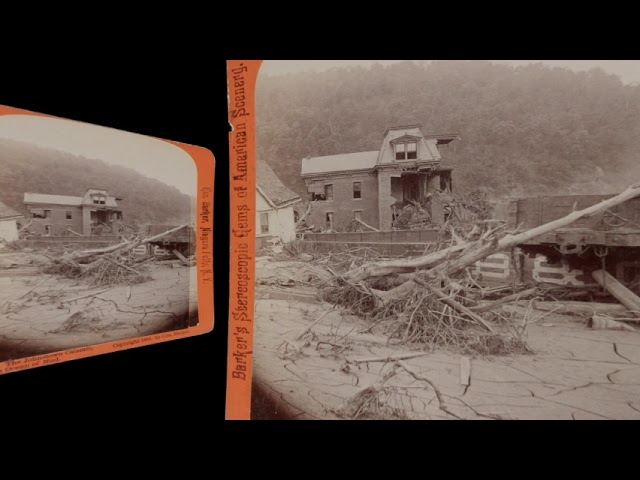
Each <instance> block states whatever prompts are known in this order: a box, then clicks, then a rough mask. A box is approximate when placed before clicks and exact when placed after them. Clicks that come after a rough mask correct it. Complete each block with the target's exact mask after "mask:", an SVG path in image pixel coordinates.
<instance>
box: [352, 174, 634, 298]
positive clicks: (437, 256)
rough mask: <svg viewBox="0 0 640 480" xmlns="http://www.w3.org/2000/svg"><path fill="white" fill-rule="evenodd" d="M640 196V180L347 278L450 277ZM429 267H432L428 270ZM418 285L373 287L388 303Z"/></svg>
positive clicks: (365, 267) (369, 265) (357, 271)
mask: <svg viewBox="0 0 640 480" xmlns="http://www.w3.org/2000/svg"><path fill="white" fill-rule="evenodd" d="M638 196H640V184H635V185H632V186H630V187H628V188H627V189H626V190H625V191H624V192H622V193H620V194H619V195H616V196H614V197H611V198H609V199H606V200H603V201H602V202H600V203H597V204H595V205H592V206H590V207H587V208H585V209H583V210H576V211H573V212H571V213H570V214H569V215H567V216H565V217H562V218H559V219H557V220H554V221H552V222H549V223H546V224H544V225H540V226H538V227H535V228H532V229H530V230H527V231H525V232H521V233H507V234H506V235H504V236H503V237H502V238H498V234H499V233H500V232H501V231H503V230H504V228H505V226H504V225H500V226H498V227H495V228H493V229H491V230H488V231H487V232H486V233H485V234H483V235H482V236H481V237H480V239H479V240H477V241H475V242H472V243H462V244H458V245H454V246H451V247H448V248H445V249H442V250H439V251H437V252H434V253H431V254H428V255H425V256H422V257H418V258H413V259H406V260H391V261H386V262H372V263H367V264H364V265H362V266H360V267H358V268H356V269H354V270H352V271H350V272H347V274H345V275H344V276H343V278H344V279H345V280H346V281H347V282H358V281H362V280H366V279H368V278H371V277H376V276H384V275H390V274H393V273H407V272H411V271H414V272H415V271H416V270H419V269H423V270H420V271H419V272H417V273H415V274H414V275H418V274H419V275H420V276H421V277H422V278H423V279H435V278H439V277H443V276H444V277H448V276H450V275H452V274H454V273H457V272H460V271H462V270H464V269H465V268H467V267H469V266H471V265H473V264H475V263H476V262H478V261H480V260H482V259H484V258H486V257H488V256H490V255H493V254H495V253H499V252H501V251H504V250H508V249H511V248H515V247H516V246H518V245H520V244H523V243H526V242H528V241H530V240H533V239H535V238H536V237H539V236H541V235H544V234H546V233H549V232H552V231H554V230H557V229H558V228H563V227H567V226H569V225H571V224H572V223H574V222H576V221H578V220H580V219H582V218H585V217H590V216H593V215H596V214H599V213H601V212H604V211H605V210H607V209H609V208H611V207H614V206H616V205H619V204H621V203H624V202H626V201H627V200H630V199H632V198H635V197H638ZM425 268H428V269H427V270H424V269H425ZM415 287H416V284H415V282H414V281H413V280H408V281H407V282H406V283H404V284H402V285H399V286H397V287H395V288H394V289H392V290H389V291H386V292H380V291H376V290H372V293H373V294H374V295H375V296H376V297H377V299H378V301H380V302H382V304H388V303H389V302H391V301H393V300H397V299H399V298H403V297H404V296H406V295H408V294H409V293H410V292H411V291H412V290H413V289H414V288H415Z"/></svg>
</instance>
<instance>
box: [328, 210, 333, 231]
mask: <svg viewBox="0 0 640 480" xmlns="http://www.w3.org/2000/svg"><path fill="white" fill-rule="evenodd" d="M326 225H327V230H333V212H327V213H326Z"/></svg>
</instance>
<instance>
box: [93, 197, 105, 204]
mask: <svg viewBox="0 0 640 480" xmlns="http://www.w3.org/2000/svg"><path fill="white" fill-rule="evenodd" d="M106 200H107V198H106V197H105V196H104V195H94V196H93V203H95V204H96V205H104V204H105V203H106Z"/></svg>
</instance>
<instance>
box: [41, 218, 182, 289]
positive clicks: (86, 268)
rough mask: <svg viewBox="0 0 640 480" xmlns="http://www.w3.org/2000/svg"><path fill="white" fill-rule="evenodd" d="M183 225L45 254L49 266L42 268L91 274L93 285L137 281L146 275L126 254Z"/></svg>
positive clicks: (59, 272) (73, 273)
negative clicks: (104, 244) (106, 243)
mask: <svg viewBox="0 0 640 480" xmlns="http://www.w3.org/2000/svg"><path fill="white" fill-rule="evenodd" d="M185 227H188V224H185V225H180V226H179V227H175V228H172V229H170V230H167V231H165V232H162V233H159V234H157V235H153V236H150V237H139V238H137V239H134V240H131V241H125V242H122V243H119V244H116V245H112V246H109V247H104V248H96V249H91V250H78V251H72V252H66V253H64V254H62V255H60V256H58V257H54V256H51V255H46V256H47V258H49V260H51V263H52V265H51V266H50V267H48V268H46V269H45V273H53V274H60V275H64V276H67V277H72V278H75V277H91V278H92V283H93V284H95V285H113V284H116V283H120V282H121V281H127V282H131V283H137V282H141V281H144V280H145V278H147V277H145V275H144V271H143V270H142V269H140V266H139V262H137V261H135V259H134V258H133V256H132V255H130V253H131V252H132V251H133V250H134V249H135V248H136V247H138V246H140V245H145V244H147V243H151V242H156V241H158V240H160V239H162V238H163V237H166V236H167V235H170V234H172V233H175V232H177V231H179V230H181V229H183V228H185ZM178 258H179V259H180V260H181V261H182V262H183V263H184V264H185V265H190V264H191V262H190V261H189V260H188V259H186V258H185V257H183V256H182V255H179V256H178ZM134 265H135V268H134Z"/></svg>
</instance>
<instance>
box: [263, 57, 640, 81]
mask: <svg viewBox="0 0 640 480" xmlns="http://www.w3.org/2000/svg"><path fill="white" fill-rule="evenodd" d="M398 61H399V60H265V61H264V63H263V64H262V67H261V68H260V71H261V72H263V73H267V74H271V75H277V74H282V73H292V72H302V71H309V70H315V71H322V70H328V69H330V68H333V67H348V66H362V67H368V66H370V65H373V64H374V63H380V64H382V65H390V64H392V63H396V62H398ZM490 61H491V62H496V63H504V64H507V65H513V66H518V65H526V64H528V63H539V62H541V63H544V64H546V65H549V66H553V67H566V68H570V69H572V70H576V71H580V70H589V69H591V68H595V67H600V68H602V69H603V70H604V71H606V72H607V73H612V74H615V75H618V76H619V77H620V78H621V79H622V81H623V82H625V83H633V82H640V60H490Z"/></svg>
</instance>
